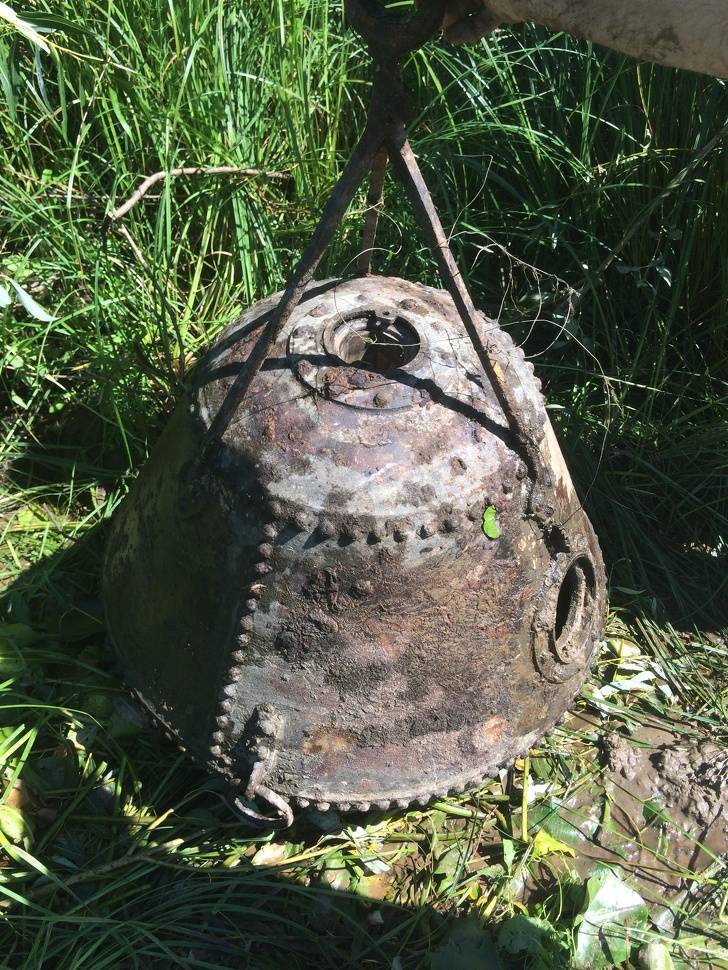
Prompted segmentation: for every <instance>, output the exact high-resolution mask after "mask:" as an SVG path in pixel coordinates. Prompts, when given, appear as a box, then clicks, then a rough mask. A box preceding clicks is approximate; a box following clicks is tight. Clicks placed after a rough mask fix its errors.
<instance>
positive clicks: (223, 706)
mask: <svg viewBox="0 0 728 970" xmlns="http://www.w3.org/2000/svg"><path fill="white" fill-rule="evenodd" d="M217 709H218V710H219V711H222V713H223V714H229V713H230V711H232V709H233V702H232V701H231V700H227V699H226V700H223V701H220V703H219V704H218V705H217Z"/></svg>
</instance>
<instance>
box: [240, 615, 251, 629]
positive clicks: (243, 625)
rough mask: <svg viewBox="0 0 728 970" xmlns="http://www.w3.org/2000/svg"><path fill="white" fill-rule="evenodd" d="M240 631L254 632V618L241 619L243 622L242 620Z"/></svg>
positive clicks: (245, 617) (244, 617)
mask: <svg viewBox="0 0 728 970" xmlns="http://www.w3.org/2000/svg"><path fill="white" fill-rule="evenodd" d="M240 629H241V630H252V629H253V617H252V616H243V617H242V618H241V620H240Z"/></svg>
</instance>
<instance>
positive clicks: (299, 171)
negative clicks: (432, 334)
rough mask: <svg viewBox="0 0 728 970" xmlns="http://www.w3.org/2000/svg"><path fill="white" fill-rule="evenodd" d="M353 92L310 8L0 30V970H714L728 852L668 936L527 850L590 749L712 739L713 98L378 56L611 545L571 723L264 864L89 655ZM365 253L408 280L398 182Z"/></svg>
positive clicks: (465, 55) (176, 10)
mask: <svg viewBox="0 0 728 970" xmlns="http://www.w3.org/2000/svg"><path fill="white" fill-rule="evenodd" d="M13 14H16V15H17V16H18V17H21V18H22V21H21V22H20V23H19V22H18V20H17V18H15V19H14V17H13ZM28 25H30V26H31V27H32V29H28ZM33 31H36V32H37V33H34V32H33ZM368 77H369V65H368V59H367V57H366V56H365V52H364V51H363V50H362V47H361V44H360V42H359V41H358V40H357V39H356V38H355V37H353V36H351V35H350V34H349V33H347V32H346V31H345V30H344V28H343V26H342V18H341V10H340V4H339V3H337V2H334V0H269V2H268V3H261V4H258V3H256V4H251V3H247V4H246V3H237V4H236V3H230V2H224V0H166V2H160V0H85V2H84V3H83V4H80V5H79V4H78V3H72V2H71V0H54V2H52V3H51V2H50V0H36V2H33V3H31V4H29V5H28V6H27V7H25V8H20V7H13V8H10V7H6V6H5V5H0V333H1V341H0V368H1V371H0V374H1V376H0V415H1V421H2V424H1V440H0V483H1V491H0V536H1V537H2V539H1V542H0V557H1V560H2V586H3V591H4V592H3V616H2V621H1V622H0V691H1V692H2V707H1V708H0V710H1V713H0V759H2V772H3V775H2V778H3V781H2V795H1V796H0V843H1V845H0V898H2V899H3V900H4V902H2V903H0V939H2V948H1V949H0V964H1V965H3V966H7V967H22V968H29V970H31V968H32V970H36V968H40V967H54V968H55V967H64V968H65V967H73V968H74V970H75V968H87V967H88V968H94V970H100V968H103V967H167V966H169V967H173V966H174V967H178V966H183V967H228V966H229V967H255V968H257V967H280V966H282V965H283V964H284V963H285V964H287V965H289V966H292V967H310V966H323V967H325V966H331V967H334V966H336V967H344V966H345V967H368V966H371V967H391V968H392V970H397V968H415V967H433V968H438V967H444V966H446V965H447V966H449V967H453V968H455V967H458V968H459V967H462V968H466V970H467V968H470V967H476V966H477V967H496V966H504V967H507V966H532V967H540V968H547V967H554V968H561V967H566V966H576V967H601V966H611V965H625V966H636V965H642V966H647V967H651V968H656V967H668V966H670V965H673V964H674V965H676V966H677V965H681V966H698V965H705V966H721V967H726V966H728V953H727V951H726V946H725V925H726V916H725V904H726V897H727V894H728V868H727V867H726V863H725V858H724V857H720V856H714V857H713V858H712V860H711V862H710V865H709V866H708V868H707V869H703V870H702V871H697V870H695V871H694V870H687V871H685V872H684V873H682V877H683V883H682V890H681V892H680V894H677V895H676V896H675V898H674V900H672V901H671V902H670V905H669V906H668V910H669V918H667V919H665V918H664V913H663V915H662V916H658V915H656V913H657V910H656V908H655V907H656V905H657V903H658V902H660V900H658V899H650V898H649V894H648V893H646V892H645V891H644V890H643V889H641V890H640V892H641V893H642V896H643V897H644V899H645V901H646V903H647V904H648V905H647V907H645V906H644V905H643V904H642V901H641V899H640V898H639V897H638V901H635V899H634V891H633V890H628V889H627V888H626V883H625V882H623V881H621V880H623V879H628V876H627V875H626V874H625V872H624V871H622V872H620V873H619V875H618V876H617V875H614V874H613V879H612V877H611V876H610V877H608V876H607V875H605V870H601V869H597V870H594V871H590V870H589V869H588V868H585V867H584V866H580V865H579V856H580V853H581V850H582V842H581V841H579V840H580V839H581V838H582V836H581V835H579V836H578V838H576V839H575V840H574V839H572V840H571V841H570V838H569V834H568V832H566V830H565V828H564V826H563V825H561V827H560V828H554V825H553V824H552V825H551V827H549V825H548V824H547V822H548V819H549V818H551V819H552V822H553V818H554V817H558V814H559V812H558V809H559V806H560V805H561V804H563V802H564V801H565V800H566V799H567V797H568V796H570V795H571V794H572V793H573V792H575V791H577V790H578V789H579V787H580V786H583V785H584V783H585V781H589V782H593V781H594V780H595V779H597V780H598V778H599V772H600V762H599V757H598V754H597V752H598V750H599V744H600V739H601V738H602V737H603V735H604V734H605V733H606V732H609V731H612V730H619V731H622V732H624V733H626V735H627V736H628V735H629V733H630V731H631V730H632V729H633V728H634V727H635V726H636V725H639V724H645V723H651V724H662V725H664V726H666V727H667V728H669V730H671V731H672V732H674V733H675V734H676V735H680V736H682V735H684V736H686V737H693V738H701V737H710V738H711V739H712V741H713V742H715V743H716V744H718V745H720V746H723V747H725V746H726V745H728V722H727V721H726V704H727V702H728V666H726V659H727V658H726V654H727V652H728V651H727V648H726V639H725V624H726V622H727V613H728V569H726V558H727V549H726V535H727V534H728V529H727V528H726V527H727V524H728V367H727V363H728V231H727V230H726V225H727V224H728V223H727V220H728V149H727V147H726V135H727V134H728V90H727V89H726V82H725V81H723V80H715V79H710V78H707V77H703V76H699V75H693V74H687V73H680V72H676V71H672V70H668V69H665V68H660V67H656V66H652V65H647V64H637V63H635V62H633V61H626V60H624V59H622V58H620V57H618V56H616V55H614V54H612V53H609V52H606V51H604V50H603V49H597V48H593V47H592V46H591V45H590V44H588V43H584V42H579V41H576V40H574V39H573V38H570V37H568V36H565V35H556V36H554V35H550V34H548V33H547V32H545V31H542V30H539V29H536V28H533V27H531V26H527V25H524V26H519V27H517V28H514V29H513V30H510V29H509V30H498V31H496V32H495V33H494V34H493V35H492V36H491V37H490V38H489V39H488V40H487V41H484V42H482V43H481V44H480V45H478V46H477V47H475V48H472V49H453V48H450V47H448V46H446V45H444V44H442V43H436V44H435V43H433V44H432V45H430V46H429V47H428V48H427V49H426V50H424V51H422V52H420V53H418V54H417V55H416V56H415V57H414V58H413V59H412V61H411V63H410V64H409V65H408V66H407V80H408V83H409V85H410V86H411V89H412V91H413V96H414V98H415V101H416V104H417V106H418V110H419V116H418V119H417V122H416V124H415V125H414V126H413V142H414V147H415V149H416V151H417V153H418V155H419V157H420V160H421V164H422V166H423V168H424V170H425V174H426V176H427V178H428V179H429V181H430V184H431V187H432V189H433V192H434V195H435V197H436V202H437V204H438V206H439V208H440V211H441V214H442V217H443V221H444V222H445V223H446V224H447V225H448V227H449V228H450V230H451V232H452V240H453V246H454V248H455V250H456V255H457V257H458V259H459V261H460V263H461V265H462V267H463V268H464V270H465V271H466V273H467V277H468V280H469V283H470V285H471V287H472V290H473V292H474V295H475V297H476V302H477V303H478V304H479V305H480V306H481V307H482V308H483V309H485V310H487V311H488V312H489V313H490V314H491V315H494V316H498V317H499V318H500V319H501V321H502V323H503V325H504V326H508V327H509V328H511V329H512V331H513V332H514V334H515V336H516V338H517V339H518V340H519V342H522V343H523V346H524V347H525V349H526V352H527V354H528V355H529V356H530V357H531V358H532V359H534V361H535V363H536V365H537V370H538V373H539V374H540V376H541V377H542V378H543V379H544V382H545V393H546V395H547V399H548V401H549V405H550V408H551V415H552V418H553V419H554V421H555V423H556V425H557V431H558V433H559V435H560V438H561V440H562V442H563V445H564V449H565V451H566V454H567V459H568V461H569V463H570V466H571V468H572V469H573V471H574V473H575V477H576V479H577V481H578V484H579V486H580V488H581V491H582V494H583V495H585V497H586V505H587V509H588V511H589V513H590V515H591V517H592V520H593V521H594V523H595V526H596V528H597V531H598V533H599V535H600V538H601V540H602V544H603V547H604V551H605V556H606V560H607V566H608V570H609V576H610V583H611V597H612V606H613V613H612V617H611V619H610V626H609V630H608V639H607V641H606V643H605V645H604V649H603V652H602V655H601V657H600V660H599V663H598V665H597V667H596V669H595V672H594V677H593V682H592V683H591V684H590V685H588V686H587V688H585V691H584V693H583V696H582V698H581V699H580V701H579V702H578V705H577V706H578V710H580V711H581V712H582V713H584V714H585V715H588V717H590V718H591V721H589V725H591V726H588V725H587V726H585V722H583V721H582V722H569V721H567V722H565V724H564V725H563V726H562V727H561V728H560V729H558V730H557V731H556V732H555V733H554V735H553V736H552V737H551V738H549V739H547V741H546V742H544V745H543V747H542V748H540V749H538V750H537V751H534V752H532V755H531V757H530V758H529V759H526V760H525V761H523V762H519V763H517V765H516V766H515V767H514V769H513V770H512V771H511V772H509V773H507V774H506V775H504V776H503V777H501V778H499V779H495V780H494V781H493V782H492V783H491V784H489V785H487V786H485V787H484V788H483V790H481V791H480V792H476V793H474V794H471V795H468V796H463V797H462V798H461V799H457V800H452V801H451V802H448V803H439V804H438V805H436V806H434V807H432V808H430V809H429V810H418V811H412V812H404V813H400V814H399V815H395V816H386V817H383V816H376V815H371V816H366V817H359V818H354V819H352V820H346V819H344V820H341V819H337V818H336V817H330V816H328V815H327V817H320V816H317V815H316V813H311V814H310V815H307V816H305V817H302V818H301V819H300V820H299V821H298V822H297V824H296V827H295V828H294V829H293V830H292V831H291V833H289V834H288V836H287V838H288V839H289V840H290V841H283V840H282V839H281V837H280V836H277V837H276V836H274V835H273V834H272V833H259V832H254V831H252V830H246V829H244V828H243V827H241V825H239V824H238V823H237V822H236V821H235V820H234V819H233V818H232V817H231V815H230V813H229V810H228V809H227V807H226V805H225V803H224V801H223V797H222V792H221V790H220V789H219V787H218V786H217V783H216V782H215V781H214V780H211V779H208V778H206V777H205V776H203V775H201V774H200V773H199V772H198V771H196V769H194V768H193V767H191V766H190V765H189V764H187V762H186V761H185V759H184V758H183V757H182V756H180V755H179V754H178V753H177V751H176V749H174V747H173V746H171V745H169V744H168V743H167V742H165V741H164V740H163V739H161V738H160V737H159V736H158V734H157V732H156V731H155V730H154V729H153V727H152V726H151V725H149V724H148V723H147V722H146V721H145V720H144V718H143V717H142V716H141V714H140V713H139V711H138V710H137V709H136V708H135V707H134V705H133V704H132V703H131V701H130V699H129V697H128V695H127V694H126V692H125V691H124V689H123V687H122V686H121V683H120V678H119V674H118V671H117V670H116V668H115V667H114V662H113V659H112V658H111V656H109V654H108V651H107V649H106V647H105V641H104V631H103V623H102V620H101V611H100V606H99V602H98V575H99V569H100V562H101V555H102V550H103V543H104V536H105V533H106V526H107V523H108V520H109V518H110V516H111V515H112V514H113V511H114V509H115V508H116V506H117V505H118V503H119V502H120V501H121V500H122V498H123V496H124V494H125V492H126V490H127V488H128V485H129V483H130V482H131V480H132V479H133V477H134V475H135V474H136V472H137V470H138V469H139V467H140V465H141V464H142V463H143V462H144V460H145V457H146V455H147V454H148V451H149V449H150V448H151V447H152V446H153V444H154V441H155V439H156V437H157V435H158V433H159V430H160V428H161V427H162V426H163V424H164V422H165V420H166V418H167V415H168V414H169V412H170V410H171V408H172V406H173V404H174V401H175V398H176V396H177V394H178V392H179V389H180V387H181V385H182V384H183V383H184V380H185V375H186V373H187V372H188V371H189V368H190V366H191V364H192V363H193V362H194V360H195V358H196V356H197V355H198V354H199V353H200V351H201V350H202V349H204V347H205V346H206V345H207V344H208V343H209V341H210V340H211V339H212V338H213V337H214V336H215V334H216V333H217V332H218V331H219V330H220V329H221V328H222V327H223V326H224V325H225V324H226V323H227V322H228V321H229V320H230V319H232V318H233V317H234V316H235V315H236V314H237V313H238V312H240V310H241V308H243V307H245V306H246V305H248V304H250V303H251V302H253V301H255V300H257V299H259V298H261V297H262V296H264V295H267V294H269V293H271V292H273V291H275V290H276V289H278V288H280V286H281V285H282V284H283V282H284V281H285V279H286V276H287V274H288V273H289V272H290V270H291V267H292V266H293V264H294V261H295V258H296V255H297V254H298V253H299V252H300V250H301V248H302V245H303V244H304V243H305V241H306V239H307V237H308V235H309V233H310V232H311V230H312V228H313V225H314V224H315V220H316V217H317V214H318V212H319V211H320V208H321V205H322V203H323V201H324V200H325V198H326V196H327V193H328V192H329V191H330V189H331V188H332V185H333V184H334V181H335V179H336V176H337V173H338V172H339V170H340V168H341V165H342V162H343V160H344V158H345V157H346V155H347V152H348V151H349V150H350V148H351V147H352V145H353V142H354V140H355V138H356V136H357V133H358V131H359V130H360V128H361V125H362V122H363V118H364V112H365V105H366V99H367V94H368ZM221 165H223V166H234V167H237V168H244V169H248V168H254V169H256V170H259V171H260V173H262V174H260V175H257V176H243V175H239V176H235V175H226V176H200V175H198V176H191V177H180V178H175V179H166V180H164V181H162V182H160V183H159V185H158V186H157V187H156V190H155V191H154V192H150V193H149V194H148V195H147V196H146V197H145V198H144V199H143V201H141V202H140V203H139V204H138V205H136V206H135V207H134V208H133V209H132V210H131V211H130V212H129V213H128V215H127V216H126V217H125V219H124V220H123V222H122V223H119V224H112V223H111V222H110V221H109V219H108V213H109V212H110V211H111V210H112V209H113V208H114V206H116V205H118V204H119V203H120V202H121V201H123V200H124V199H126V198H127V197H128V196H129V195H130V194H131V192H132V191H133V190H134V188H135V187H136V186H137V185H138V184H139V181H140V180H141V178H142V177H143V176H145V175H149V174H151V173H153V172H156V171H160V170H164V171H168V170H170V169H172V168H174V167H177V166H221ZM277 174H278V175H282V176H283V177H276V175H277ZM362 211H363V199H360V200H359V202H358V203H357V206H355V207H354V209H353V210H352V212H351V214H350V216H349V218H348V219H347V220H346V222H345V224H344V225H343V227H342V229H341V232H340V233H339V236H338V238H337V241H336V244H335V246H334V247H333V248H332V250H331V251H330V253H329V254H328V256H327V259H326V264H325V267H324V268H323V272H324V273H326V274H332V275H333V274H337V273H343V272H346V271H347V269H348V268H349V267H350V266H351V260H352V259H353V257H354V256H355V255H356V251H357V246H358V240H359V227H360V221H361V213H362ZM120 227H123V231H120ZM381 245H382V251H381V252H379V253H378V254H377V256H376V268H377V270H378V271H380V272H383V273H391V274H394V275H401V276H407V277H409V278H412V279H418V280H422V281H428V282H435V281H436V275H435V271H434V267H433V265H432V264H431V261H430V259H429V257H428V255H427V253H426V250H425V247H424V245H423V242H422V241H421V239H420V237H419V234H418V232H417V230H416V227H415V226H414V222H413V219H412V217H411V215H410V214H409V212H408V209H407V207H406V205H405V203H404V200H403V198H402V195H401V192H400V190H399V189H398V187H397V185H396V184H394V183H390V184H388V186H387V205H386V218H385V219H384V220H383V225H382V240H381ZM605 685H606V686H608V687H609V688H610V690H607V691H604V687H605ZM612 688H613V689H612ZM559 800H560V801H559ZM544 806H545V807H546V811H544ZM645 819H646V820H642V821H641V822H640V823H639V824H635V833H634V839H635V841H636V842H639V841H640V840H641V838H642V832H643V830H644V827H645V826H647V825H649V824H653V825H654V824H655V816H654V813H653V815H652V816H650V817H649V818H648V817H647V816H645ZM658 823H659V825H660V826H662V829H661V831H662V834H663V835H664V840H666V841H664V840H663V842H664V845H663V849H664V846H665V845H668V846H669V843H670V839H671V838H674V837H677V833H676V832H675V826H674V825H672V824H671V821H670V819H669V818H668V817H666V816H664V817H660V818H659V819H658ZM544 833H545V834H544ZM572 835H573V833H572ZM547 836H548V837H549V838H551V839H552V840H554V841H555V844H554V841H552V842H549V841H548V839H547ZM661 851H662V850H661ZM664 851H668V850H667V849H664ZM658 855H659V852H658ZM658 861H659V860H658ZM663 861H664V859H663ZM587 879H588V882H587ZM610 879H611V881H610ZM614 879H616V880H617V882H616V883H615V882H614ZM595 880H596V881H595ZM529 881H530V882H529ZM524 885H530V889H529V890H528V891H526V890H524ZM630 892H632V895H631V896H630V895H629V893H630ZM661 903H662V904H663V905H664V903H665V900H664V899H662V900H661ZM600 907H601V908H600ZM468 914H469V915H468ZM595 926H596V927H597V928H598V930H594V927H595ZM639 961H641V963H640V962H639ZM650 961H651V962H650ZM670 961H673V963H671V962H670Z"/></svg>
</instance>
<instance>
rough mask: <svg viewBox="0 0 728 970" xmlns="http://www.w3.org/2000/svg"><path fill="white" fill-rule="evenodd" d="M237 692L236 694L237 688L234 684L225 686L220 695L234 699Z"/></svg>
mask: <svg viewBox="0 0 728 970" xmlns="http://www.w3.org/2000/svg"><path fill="white" fill-rule="evenodd" d="M237 692H238V688H237V685H236V684H225V686H224V687H223V689H222V691H221V694H222V695H223V697H235V695H236V694H237Z"/></svg>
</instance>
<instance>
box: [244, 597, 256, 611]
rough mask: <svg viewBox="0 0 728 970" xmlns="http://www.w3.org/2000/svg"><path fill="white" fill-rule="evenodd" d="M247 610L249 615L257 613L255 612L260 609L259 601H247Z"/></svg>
mask: <svg viewBox="0 0 728 970" xmlns="http://www.w3.org/2000/svg"><path fill="white" fill-rule="evenodd" d="M245 609H246V610H247V611H248V612H249V613H255V611H256V610H257V609H258V601H257V600H254V599H249V600H246V601H245Z"/></svg>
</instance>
